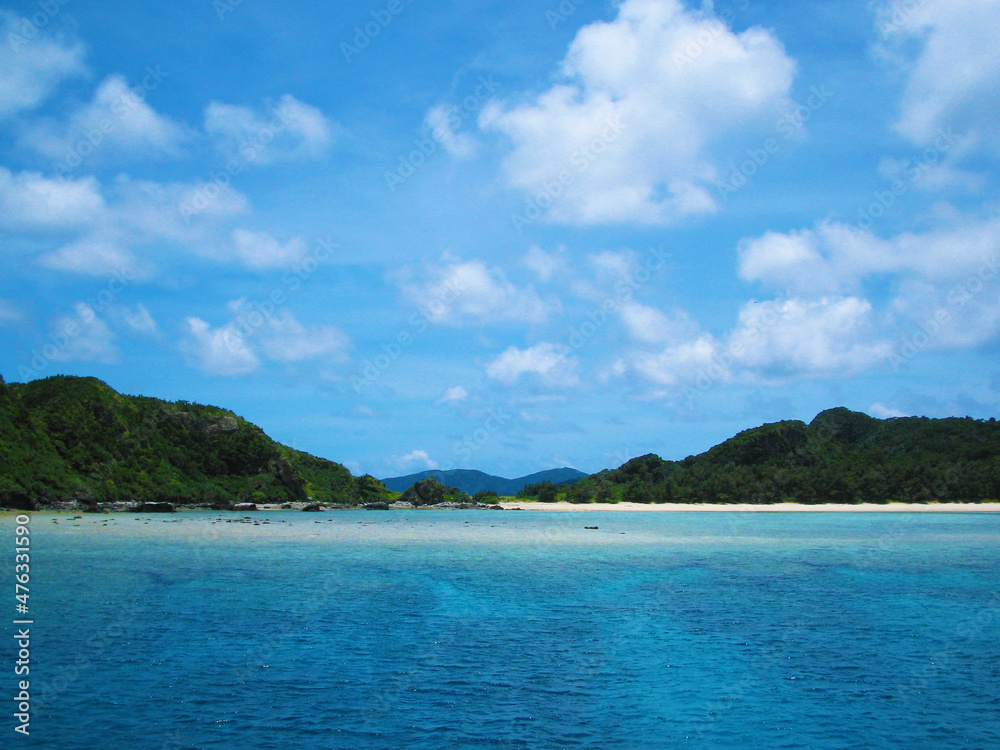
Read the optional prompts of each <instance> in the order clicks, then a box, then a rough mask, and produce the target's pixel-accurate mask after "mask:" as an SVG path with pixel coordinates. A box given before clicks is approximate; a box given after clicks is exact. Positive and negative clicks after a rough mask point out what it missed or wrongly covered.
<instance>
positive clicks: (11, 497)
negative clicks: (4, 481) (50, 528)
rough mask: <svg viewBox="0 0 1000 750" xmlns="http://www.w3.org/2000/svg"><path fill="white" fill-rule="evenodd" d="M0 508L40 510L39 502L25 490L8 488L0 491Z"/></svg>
mask: <svg viewBox="0 0 1000 750" xmlns="http://www.w3.org/2000/svg"><path fill="white" fill-rule="evenodd" d="M0 508H10V509H11V510H38V502H37V501H36V500H35V499H34V498H33V497H31V495H28V494H27V493H25V492H21V491H19V490H8V491H6V492H0Z"/></svg>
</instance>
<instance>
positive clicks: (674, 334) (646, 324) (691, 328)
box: [620, 302, 698, 344]
mask: <svg viewBox="0 0 1000 750" xmlns="http://www.w3.org/2000/svg"><path fill="white" fill-rule="evenodd" d="M620 313H621V317H622V322H623V323H624V324H625V328H626V330H627V331H628V334H629V338H631V339H632V340H633V341H638V342H641V343H644V344H663V343H667V342H673V341H677V340H680V339H690V338H693V337H696V336H697V330H698V327H697V324H696V323H695V322H694V321H693V320H691V318H690V316H688V315H687V313H685V312H683V311H677V312H675V313H674V315H673V316H672V317H668V316H666V315H664V314H663V313H662V312H660V311H659V310H657V309H656V308H654V307H648V306H646V305H641V304H639V303H638V302H625V303H624V304H622V305H621V306H620Z"/></svg>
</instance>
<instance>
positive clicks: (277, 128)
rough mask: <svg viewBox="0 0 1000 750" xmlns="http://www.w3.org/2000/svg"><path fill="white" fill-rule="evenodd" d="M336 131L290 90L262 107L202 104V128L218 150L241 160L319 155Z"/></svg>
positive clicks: (267, 160) (262, 161)
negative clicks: (203, 120) (203, 125)
mask: <svg viewBox="0 0 1000 750" xmlns="http://www.w3.org/2000/svg"><path fill="white" fill-rule="evenodd" d="M340 131H341V128H340V126H339V125H337V124H336V123H334V122H331V121H330V120H328V119H327V118H326V117H325V116H324V115H323V113H322V112H320V111H319V110H318V109H316V108H315V107H312V106H310V105H308V104H304V103H303V102H300V101H299V100H298V99H296V98H295V97H294V96H291V95H290V94H285V95H284V96H282V97H281V99H279V100H278V102H277V103H276V104H275V103H267V104H265V106H264V107H263V108H262V109H253V108H252V107H246V106H237V105H234V104H224V103H221V102H211V103H210V104H209V105H208V106H207V107H206V108H205V132H207V133H208V135H209V136H210V137H211V138H212V139H213V140H214V141H215V144H216V147H217V148H218V150H219V151H220V152H221V153H223V154H224V155H226V156H227V157H235V158H239V159H240V160H241V161H242V162H243V163H245V164H258V165H263V164H272V163H274V162H279V161H286V160H293V159H315V158H319V157H322V156H324V155H325V154H326V152H327V149H328V148H329V146H330V144H331V143H332V141H333V139H334V137H335V136H336V135H338V134H339V133H340Z"/></svg>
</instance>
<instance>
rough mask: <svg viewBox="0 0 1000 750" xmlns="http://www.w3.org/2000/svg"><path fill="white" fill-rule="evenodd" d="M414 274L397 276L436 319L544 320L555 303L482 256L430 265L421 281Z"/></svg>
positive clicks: (451, 321)
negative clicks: (514, 280)
mask: <svg viewBox="0 0 1000 750" xmlns="http://www.w3.org/2000/svg"><path fill="white" fill-rule="evenodd" d="M411 275H412V274H411V273H409V272H408V273H405V274H400V275H397V276H396V277H395V278H396V280H397V283H399V284H400V286H401V287H402V289H403V291H404V292H405V293H406V295H407V296H408V297H409V298H410V300H411V301H412V302H413V304H415V305H417V306H418V307H419V308H420V309H421V310H422V311H423V313H424V315H426V316H427V319H428V320H430V321H431V322H434V323H447V324H453V325H459V324H462V323H465V322H472V323H497V322H502V321H521V322H529V323H540V322H542V321H544V320H545V319H546V317H547V315H548V313H549V309H550V307H551V306H550V305H547V304H546V303H545V302H543V301H542V299H541V298H540V297H539V296H538V293H537V292H536V291H535V289H534V288H533V287H531V286H527V287H524V288H518V287H516V286H515V285H514V284H512V283H511V282H510V281H508V279H507V276H506V274H505V273H504V272H503V270H502V269H500V268H496V267H489V266H487V265H486V264H485V263H483V262H482V261H479V260H470V261H461V260H452V261H451V262H446V263H445V264H444V265H440V266H431V267H428V268H426V269H424V276H425V279H424V280H423V281H421V282H413V281H412V280H410V278H409V277H410V276H411Z"/></svg>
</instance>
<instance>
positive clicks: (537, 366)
mask: <svg viewBox="0 0 1000 750" xmlns="http://www.w3.org/2000/svg"><path fill="white" fill-rule="evenodd" d="M576 367H577V363H576V360H575V359H574V358H573V357H570V356H569V355H568V350H567V349H566V347H563V346H559V345H557V344H552V343H549V342H547V341H543V342H541V343H539V344H535V346H532V347H529V348H528V349H519V348H518V347H516V346H511V347H509V348H508V349H507V350H506V351H505V352H503V354H501V355H500V356H499V357H497V358H496V359H495V360H493V361H492V362H490V363H489V364H488V365H487V366H486V374H487V375H489V376H490V377H491V378H493V379H495V380H499V381H500V382H502V383H506V384H507V385H513V384H514V383H516V382H517V381H518V380H520V379H521V377H522V376H525V375H534V376H537V378H538V379H539V380H540V382H542V383H543V384H545V385H549V386H559V387H569V386H574V385H576V384H577V383H578V382H579V379H578V377H577V375H576Z"/></svg>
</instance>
